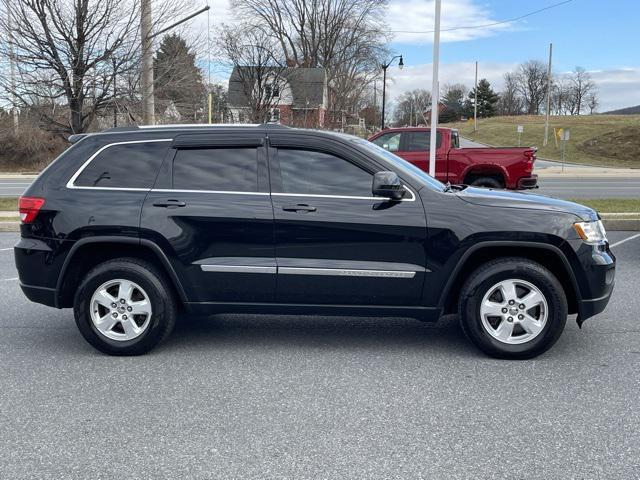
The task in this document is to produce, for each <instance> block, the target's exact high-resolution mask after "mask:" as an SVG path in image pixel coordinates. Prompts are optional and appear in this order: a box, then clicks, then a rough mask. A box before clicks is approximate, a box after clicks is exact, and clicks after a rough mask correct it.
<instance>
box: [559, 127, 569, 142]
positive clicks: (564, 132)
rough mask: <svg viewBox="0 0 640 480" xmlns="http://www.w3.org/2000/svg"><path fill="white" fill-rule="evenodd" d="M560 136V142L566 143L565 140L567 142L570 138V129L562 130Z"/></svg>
mask: <svg viewBox="0 0 640 480" xmlns="http://www.w3.org/2000/svg"><path fill="white" fill-rule="evenodd" d="M561 135H562V137H561V138H562V140H564V141H565V142H566V141H567V140H569V138H571V129H569V128H563V129H562V132H561Z"/></svg>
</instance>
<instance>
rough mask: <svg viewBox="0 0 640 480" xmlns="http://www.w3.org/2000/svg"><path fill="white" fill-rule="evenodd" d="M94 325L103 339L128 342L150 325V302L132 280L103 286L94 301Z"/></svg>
mask: <svg viewBox="0 0 640 480" xmlns="http://www.w3.org/2000/svg"><path fill="white" fill-rule="evenodd" d="M90 308H91V312H90V313H91V321H92V323H93V326H94V327H95V328H96V330H97V331H98V332H99V333H100V334H101V335H103V336H105V337H107V338H109V339H111V340H116V341H121V342H125V341H129V340H133V339H135V338H138V337H139V336H140V335H142V334H143V333H144V332H145V331H146V330H147V328H148V327H149V324H150V322H151V314H152V310H151V301H150V300H149V296H148V295H147V293H146V292H145V291H144V290H143V288H142V287H141V286H140V285H138V284H137V283H135V282H132V281H131V280H125V279H114V280H109V281H108V282H105V283H103V284H102V285H100V286H99V287H98V288H97V289H96V291H95V292H94V294H93V296H92V297H91V303H90Z"/></svg>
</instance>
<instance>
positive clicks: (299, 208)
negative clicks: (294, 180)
mask: <svg viewBox="0 0 640 480" xmlns="http://www.w3.org/2000/svg"><path fill="white" fill-rule="evenodd" d="M282 210H284V211H285V212H315V211H316V210H317V208H316V207H312V206H311V205H307V204H306V203H299V204H297V205H284V206H283V207H282Z"/></svg>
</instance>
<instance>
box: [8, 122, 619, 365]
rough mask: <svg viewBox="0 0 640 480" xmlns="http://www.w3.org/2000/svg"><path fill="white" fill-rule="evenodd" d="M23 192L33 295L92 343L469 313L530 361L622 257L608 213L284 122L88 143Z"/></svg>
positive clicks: (85, 139) (142, 130) (595, 299)
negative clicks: (315, 318)
mask: <svg viewBox="0 0 640 480" xmlns="http://www.w3.org/2000/svg"><path fill="white" fill-rule="evenodd" d="M71 140H72V141H73V142H74V144H73V145H72V146H71V147H70V148H69V149H68V150H67V151H66V152H64V153H63V154H62V155H61V156H60V157H59V158H58V159H57V160H55V161H54V162H53V163H52V164H51V166H50V167H48V168H47V169H46V170H45V171H44V172H42V173H41V174H40V176H39V177H38V178H37V179H36V180H35V181H34V182H33V184H32V185H31V186H30V187H29V189H28V190H27V191H26V193H25V195H24V197H22V198H21V199H20V213H21V216H22V225H21V237H22V238H21V240H20V242H19V243H18V244H17V246H16V247H15V258H16V264H17V267H18V271H19V274H20V285H21V287H22V290H23V291H24V293H25V294H26V296H27V297H28V298H29V299H30V300H32V301H35V302H39V303H43V304H45V305H50V306H54V307H57V308H68V307H73V308H74V313H75V318H76V323H77V324H78V327H79V329H80V331H81V332H82V335H83V336H84V337H85V338H86V339H87V341H88V342H89V343H91V344H92V345H93V346H94V347H96V348H97V349H99V350H101V351H103V352H106V353H109V354H115V355H136V354H141V353H144V352H147V351H148V350H150V349H151V348H152V347H154V346H155V345H157V344H158V343H159V342H160V341H162V340H163V339H164V338H166V337H167V335H169V333H170V332H171V329H172V327H173V325H174V323H175V320H176V315H177V313H178V311H179V310H180V309H184V310H185V311H187V312H190V313H193V314H205V315H206V314H212V313H216V312H259V313H267V312H271V313H273V312H281V313H315V314H318V313H320V314H339V315H376V316H412V317H417V318H419V319H423V320H437V319H438V318H439V317H440V316H441V315H442V314H444V313H449V312H458V314H459V316H460V319H461V322H462V327H463V329H464V332H465V333H466V334H467V336H468V337H469V338H470V339H471V341H472V342H473V343H474V344H475V345H477V346H478V347H479V348H480V349H482V350H483V351H484V352H486V353H488V354H489V355H493V356H497V357H503V358H530V357H533V356H535V355H538V354H540V353H542V352H544V351H545V350H547V349H548V348H549V347H551V346H552V345H553V344H554V342H555V341H556V340H557V339H558V337H559V336H560V334H561V332H562V330H563V328H564V325H565V322H566V319H567V315H568V314H572V313H577V314H578V316H577V321H578V323H579V324H582V322H584V320H585V319H587V318H588V317H591V316H593V315H595V314H597V313H599V312H601V311H602V310H603V309H604V308H605V306H606V305H607V302H608V301H609V297H610V296H611V291H612V289H613V284H614V272H615V257H614V256H613V254H612V253H611V252H610V250H609V244H608V242H607V239H606V236H605V232H604V229H603V227H602V224H601V222H600V220H599V217H598V215H597V213H596V212H595V211H593V210H592V209H590V208H587V207H584V206H582V205H578V204H575V203H570V202H565V201H561V200H555V199H551V198H546V197H542V196H539V195H533V194H523V193H511V192H506V191H494V190H488V189H482V188H472V187H466V186H452V185H446V186H445V185H443V184H442V183H440V182H438V181H436V180H434V179H433V178H431V177H429V176H428V175H426V174H425V173H424V172H422V171H421V170H418V169H417V168H415V167H413V166H412V165H411V164H409V163H407V162H405V161H403V160H401V159H400V158H398V157H396V156H395V155H393V154H391V153H389V152H387V151H386V150H383V149H382V148H379V147H377V146H376V145H374V144H373V143H370V142H367V141H365V140H362V139H359V138H355V137H352V136H348V135H342V134H337V133H328V132H319V131H309V130H297V129H290V128H286V127H279V126H264V125H262V126H261V125H251V126H181V127H175V126H174V127H166V126H163V127H127V128H120V129H113V130H108V131H106V132H103V133H100V134H90V135H84V136H75V137H72V138H71Z"/></svg>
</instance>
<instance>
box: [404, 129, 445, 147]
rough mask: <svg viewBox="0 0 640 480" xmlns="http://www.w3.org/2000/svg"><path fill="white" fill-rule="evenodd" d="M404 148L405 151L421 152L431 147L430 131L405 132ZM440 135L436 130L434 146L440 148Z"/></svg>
mask: <svg viewBox="0 0 640 480" xmlns="http://www.w3.org/2000/svg"><path fill="white" fill-rule="evenodd" d="M403 135H404V147H403V148H404V150H405V151H407V152H423V151H425V150H429V149H430V148H431V132H405V133H403ZM441 143H442V135H441V133H440V132H438V135H437V136H436V148H440V144H441Z"/></svg>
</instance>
